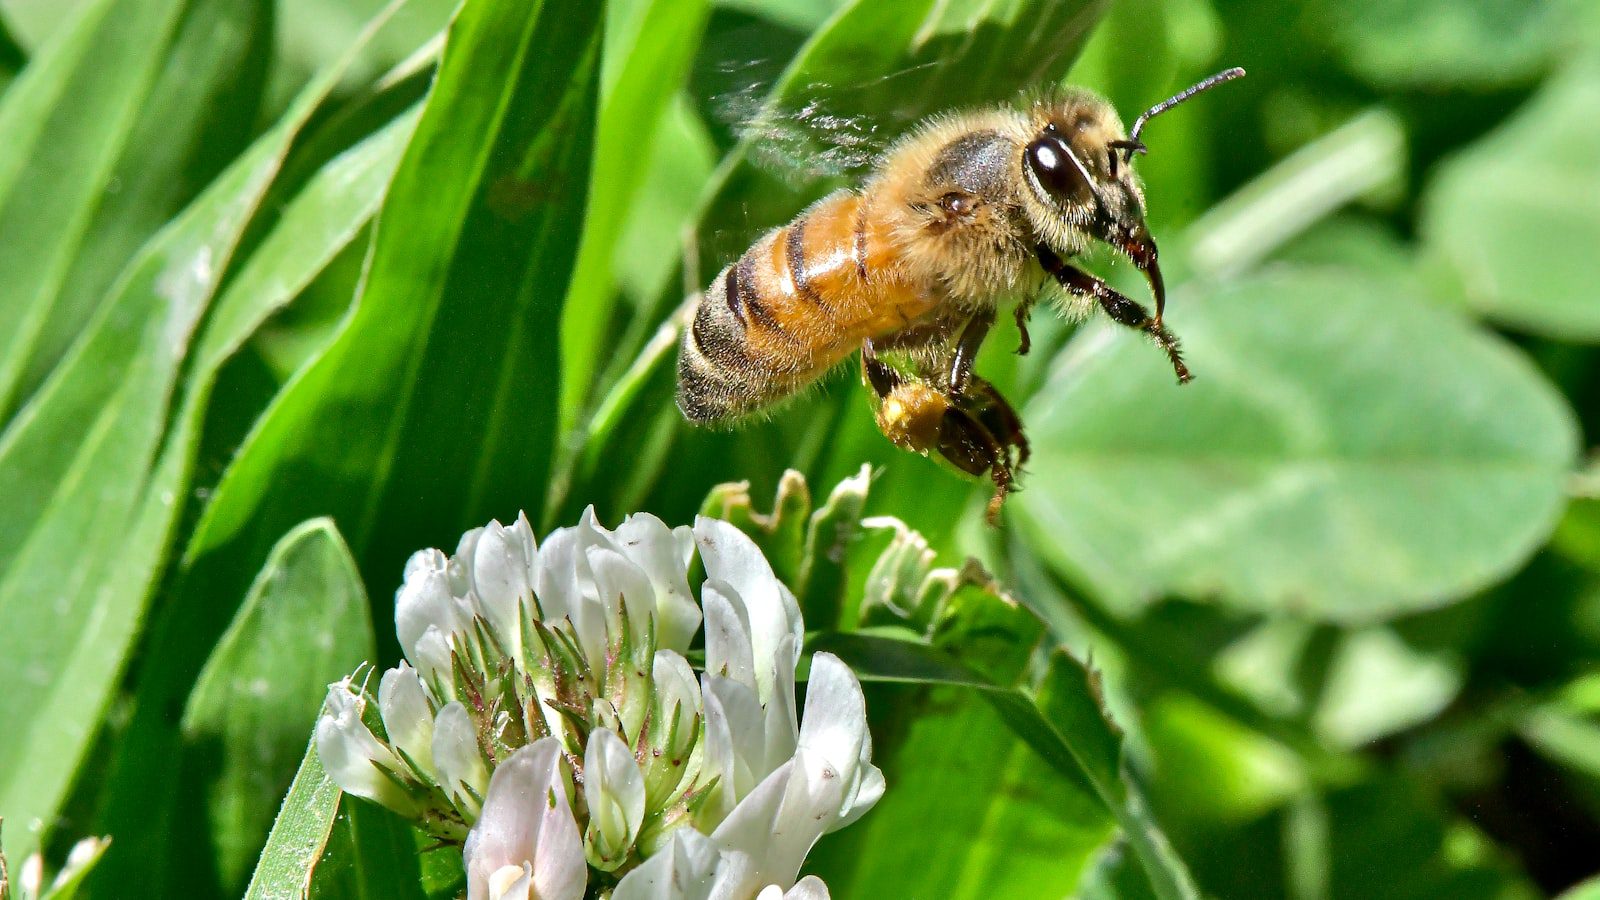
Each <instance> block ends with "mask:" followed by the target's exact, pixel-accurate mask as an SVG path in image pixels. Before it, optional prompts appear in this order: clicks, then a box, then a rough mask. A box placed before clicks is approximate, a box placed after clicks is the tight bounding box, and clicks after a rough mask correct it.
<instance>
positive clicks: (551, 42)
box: [175, 0, 600, 619]
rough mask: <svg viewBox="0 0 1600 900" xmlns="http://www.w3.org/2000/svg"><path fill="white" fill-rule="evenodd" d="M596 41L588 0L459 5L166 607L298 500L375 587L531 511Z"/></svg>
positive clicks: (267, 535) (586, 147)
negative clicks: (344, 318)
mask: <svg viewBox="0 0 1600 900" xmlns="http://www.w3.org/2000/svg"><path fill="white" fill-rule="evenodd" d="M599 53H600V11H599V10H598V9H596V8H594V6H593V5H592V4H571V3H556V2H547V3H522V2H500V0H469V2H468V3H467V4H466V5H465V6H464V7H463V8H462V11H461V13H460V14H459V15H458V17H457V18H456V20H455V23H454V25H453V26H452V28H451V30H450V33H449V36H448V38H447V41H446V44H445V50H444V57H443V61H442V62H441V64H440V70H439V76H438V80H437V82H436V83H435V85H434V88H433V91H432V94H431V95H430V97H429V99H428V101H427V105H426V107H425V108H424V110H423V113H422V118H421V121H420V122H419V123H418V126H417V131H416V133H415V135H414V137H413V138H412V141H411V145H410V147H409V148H408V149H407V152H406V156H405V158H404V160H403V161H402V163H401V165H400V169H399V171H398V173H397V174H396V176H395V180H394V183H393V185H392V186H391V188H390V191H389V194H388V198H387V199H386V201H385V203H384V207H383V210H382V212H381V213H380V217H379V220H378V224H377V226H376V227H377V231H376V237H375V244H374V249H373V254H372V258H371V260H370V262H369V264H368V271H367V274H366V277H365V280H364V284H363V288H362V291H361V294H360V296H359V298H358V301H357V302H358V306H357V309H356V311H355V313H354V314H353V316H352V317H351V319H350V320H349V321H348V323H347V324H346V326H345V328H344V329H343V331H342V332H341V333H340V334H339V335H338V337H336V338H335V339H334V342H333V343H332V344H331V345H330V347H329V348H328V350H327V351H326V352H325V353H323V354H322V355H321V356H320V357H319V358H318V359H316V360H315V361H313V362H312V363H311V364H309V366H308V367H307V368H306V369H305V370H303V371H302V372H301V373H300V374H299V375H297V376H296V378H295V379H294V380H293V381H292V382H291V383H290V384H289V385H288V386H286V388H285V389H284V391H283V392H282V393H281V394H280V395H279V396H278V397H277V399H276V400H275V401H274V403H273V405H272V406H271V407H270V409H269V410H268V411H267V413H266V414H265V415H264V416H263V418H262V419H261V420H260V422H259V423H258V424H257V427H256V428H255V429H254V431H253V432H252V433H251V435H250V436H249V438H247V440H246V442H245V445H244V446H243V448H242V449H241V450H240V452H239V454H238V456H237V457H236V458H235V460H234V462H233V464H232V465H231V467H230V468H229V470H228V471H227V473H226V474H225V475H224V476H223V478H222V481H221V482H220V483H219V484H218V486H217V490H216V494H215V497H214V499H213V501H212V503H211V504H210V506H209V507H208V508H207V509H206V511H205V513H204V515H203V517H202V520H201V522H200V523H199V525H198V526H197V529H196V533H195V536H194V538H193V540H192V542H191V544H190V547H189V550H188V554H187V563H188V566H189V571H188V572H186V573H185V577H184V579H183V581H182V584H181V585H180V587H179V590H178V595H177V597H176V598H175V599H176V602H177V603H179V604H180V607H179V608H180V609H194V610H201V609H203V608H204V607H206V606H207V605H209V604H211V603H213V602H214V598H216V597H219V596H221V597H231V596H238V594H239V592H240V591H242V587H243V586H242V584H240V583H239V573H240V572H245V571H250V570H252V569H253V568H255V567H256V566H258V565H259V562H260V559H261V558H262V557H264V555H265V553H266V550H267V548H268V547H269V546H270V545H271V542H272V540H273V539H274V538H275V536H276V535H277V534H279V533H281V532H282V531H283V530H284V529H286V528H288V527H290V526H291V525H293V524H294V523H296V522H298V521H301V520H303V519H305V518H307V517H309V516H315V515H329V516H332V517H333V518H334V519H335V520H336V521H337V522H338V523H339V527H340V530H341V531H342V532H343V533H344V534H345V536H346V537H347V538H348V539H349V541H350V544H351V547H352V549H353V550H354V552H355V554H356V557H357V559H358V561H359V562H360V563H361V566H362V571H363V574H364V575H365V576H366V578H367V582H368V584H369V585H371V586H372V590H373V593H374V594H375V595H377V596H384V595H386V593H387V591H386V590H385V588H384V587H383V586H384V585H392V584H396V583H398V581H399V579H400V574H401V567H402V564H403V562H404V560H405V558H406V556H407V555H408V554H409V553H411V552H412V551H414V550H416V549H417V548H419V547H423V546H427V545H429V544H443V543H446V542H448V544H446V545H453V543H454V541H455V540H456V539H457V538H458V537H459V535H460V534H461V532H463V531H465V530H466V529H467V528H468V527H470V526H472V525H477V524H482V523H483V522H484V521H485V520H487V519H488V518H490V517H491V516H493V515H499V516H501V517H507V516H511V515H515V514H516V511H517V509H518V507H519V506H525V507H527V508H529V509H537V508H538V504H539V502H540V501H541V500H542V498H543V496H544V491H545V481H546V476H547V472H548V469H549V464H550V463H549V460H550V456H551V453H552V449H553V446H554V436H555V418H556V407H557V400H558V394H559V382H560V367H559V359H558V356H559V348H558V337H557V329H558V326H559V322H560V313H561V305H562V299H563V295H564V293H565V291H566V288H567V283H568V279H569V276H570V274H571V267H572V260H573V257H574V255H575V253H576V248H577V242H578V229H579V228H580V227H581V222H582V214H583V209H584V197H585V188H586V186H587V183H588V162H589V155H590V149H591V145H592V133H593V128H594V114H595V105H596V93H597V82H598V71H597V70H598V66H599ZM375 618H377V619H383V618H387V613H386V611H385V610H382V609H380V610H378V611H376V614H375Z"/></svg>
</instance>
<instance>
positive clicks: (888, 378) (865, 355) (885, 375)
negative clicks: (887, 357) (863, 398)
mask: <svg viewBox="0 0 1600 900" xmlns="http://www.w3.org/2000/svg"><path fill="white" fill-rule="evenodd" d="M861 380H862V382H864V383H865V384H867V385H869V386H871V388H872V391H873V393H875V394H877V395H878V399H879V400H882V399H883V398H885V397H887V396H889V394H891V393H893V391H894V389H895V388H897V387H899V386H900V385H901V384H902V383H904V382H905V376H903V375H901V374H900V372H899V370H897V369H896V368H895V367H894V366H891V365H889V364H888V363H886V362H884V361H883V360H881V359H879V358H878V351H877V348H876V347H874V346H873V343H872V341H865V342H863V343H862V344H861Z"/></svg>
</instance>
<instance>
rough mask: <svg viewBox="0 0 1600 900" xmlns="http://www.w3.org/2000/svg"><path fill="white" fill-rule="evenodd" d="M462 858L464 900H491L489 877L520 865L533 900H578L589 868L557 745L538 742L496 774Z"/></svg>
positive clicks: (553, 740) (507, 761)
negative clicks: (529, 881)
mask: <svg viewBox="0 0 1600 900" xmlns="http://www.w3.org/2000/svg"><path fill="white" fill-rule="evenodd" d="M465 857H466V866H467V896H468V900H490V883H489V879H490V876H491V875H494V874H495V873H497V872H500V871H502V870H503V869H505V867H507V866H517V867H521V866H523V865H524V864H527V865H528V866H529V871H531V872H532V888H533V889H532V891H531V897H532V898H533V900H582V897H583V893H584V888H585V886H586V883H587V880H588V865H587V863H586V862H585V861H584V857H583V839H582V838H581V837H580V836H579V834H578V823H577V821H576V820H574V819H573V816H572V807H571V805H570V802H569V800H568V797H567V778H566V776H565V775H564V774H563V772H562V770H561V745H560V742H559V741H558V740H556V739H555V738H544V739H542V740H539V741H536V742H535V743H533V744H530V745H529V746H527V747H523V748H522V749H521V750H518V751H517V752H515V753H513V754H511V756H510V757H508V758H507V759H506V760H505V761H504V762H502V763H500V765H499V766H498V767H497V768H496V769H495V771H494V777H493V778H491V779H490V781H489V790H488V793H487V794H486V795H485V797H484V803H483V814H482V815H481V816H479V817H478V823H477V825H476V826H474V827H473V829H472V832H471V834H469V835H468V836H467V844H466V848H465Z"/></svg>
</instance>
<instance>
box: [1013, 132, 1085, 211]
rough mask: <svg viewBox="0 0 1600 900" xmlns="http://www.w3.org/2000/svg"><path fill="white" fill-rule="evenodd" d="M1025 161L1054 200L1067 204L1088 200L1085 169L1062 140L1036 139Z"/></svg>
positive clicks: (1044, 136)
mask: <svg viewBox="0 0 1600 900" xmlns="http://www.w3.org/2000/svg"><path fill="white" fill-rule="evenodd" d="M1026 157H1027V160H1028V168H1029V169H1031V170H1032V171H1033V177H1035V178H1037V179H1038V180H1039V185H1040V186H1041V187H1043V188H1044V189H1045V191H1047V192H1048V193H1049V194H1050V195H1051V196H1052V197H1054V198H1055V199H1057V200H1059V201H1061V202H1063V203H1065V202H1067V201H1072V200H1085V199H1087V198H1088V197H1089V182H1088V181H1087V180H1086V179H1085V178H1084V175H1083V169H1082V168H1080V167H1079V166H1078V163H1077V162H1076V161H1075V160H1073V158H1072V151H1070V150H1068V149H1067V145H1066V143H1065V142H1064V141H1062V140H1061V139H1060V138H1058V137H1055V136H1054V135H1050V134H1046V135H1043V136H1042V137H1039V138H1037V139H1036V140H1034V142H1033V143H1031V144H1029V145H1028V149H1027V154H1026Z"/></svg>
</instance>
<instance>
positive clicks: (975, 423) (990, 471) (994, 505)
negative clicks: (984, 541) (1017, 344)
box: [935, 380, 1021, 525]
mask: <svg viewBox="0 0 1600 900" xmlns="http://www.w3.org/2000/svg"><path fill="white" fill-rule="evenodd" d="M979 385H981V387H979ZM974 387H978V390H979V391H981V395H977V394H974V395H963V396H961V397H958V398H957V404H958V405H952V406H950V407H948V408H947V409H946V410H945V411H944V414H943V415H942V416H941V417H940V420H939V433H938V440H937V443H936V445H935V449H937V450H938V451H939V455H940V456H942V457H944V458H945V459H946V460H948V461H949V462H950V464H951V465H953V466H955V467H956V468H958V469H960V470H961V471H963V472H966V473H968V474H970V475H976V476H978V477H980V478H981V477H983V476H984V475H988V476H989V479H990V480H991V481H993V482H994V495H993V496H991V497H990V498H989V504H988V506H987V507H986V508H985V517H986V518H987V519H988V521H989V524H990V525H999V524H1000V507H1001V506H1002V505H1004V503H1005V502H1006V496H1007V495H1008V494H1010V493H1011V491H1012V489H1013V486H1014V485H1015V484H1016V475H1015V472H1014V470H1013V468H1012V465H1011V447H1012V446H1015V443H1014V441H1013V440H1012V434H1011V433H1010V431H1009V429H1008V428H1006V427H1005V425H1004V420H1003V419H997V418H995V414H997V413H999V412H1000V408H999V406H996V404H995V403H994V402H993V401H994V400H995V399H996V398H998V397H999V395H998V394H997V393H995V392H994V389H993V388H991V387H988V382H984V381H981V380H978V381H975V382H974ZM998 402H999V404H1000V406H1003V407H1004V410H1005V411H1006V412H1009V411H1010V410H1011V405H1010V404H1009V403H1006V402H1005V401H1004V400H999V401H998ZM996 425H999V426H1001V428H1002V433H1001V434H996V432H995V430H994V426H996ZM1016 427H1017V428H1018V429H1020V428H1021V424H1020V423H1017V424H1016ZM1017 433H1018V434H1020V430H1019V431H1018V432H1017Z"/></svg>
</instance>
